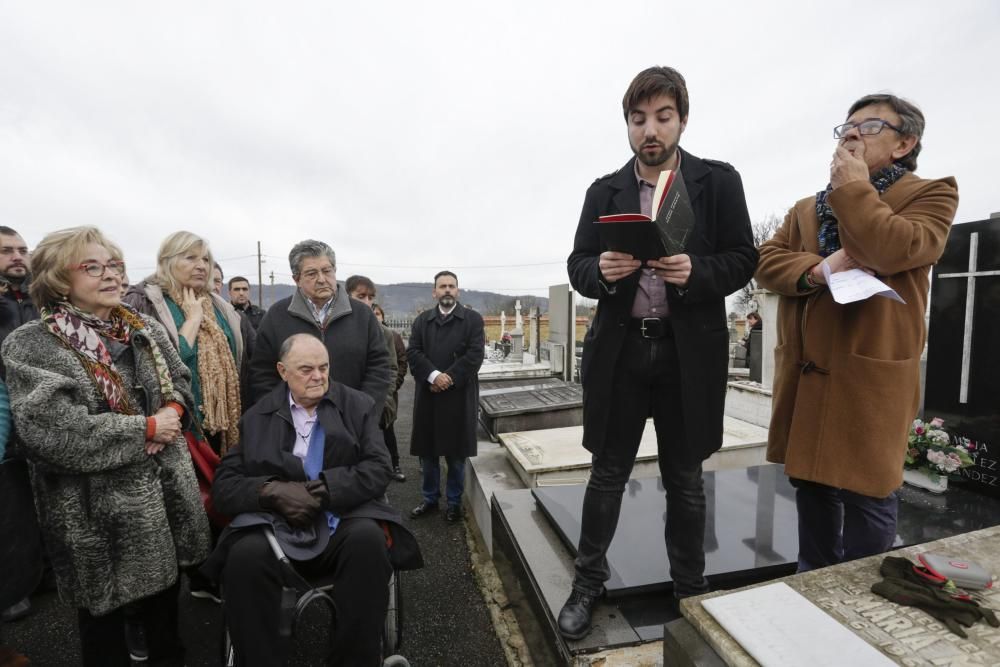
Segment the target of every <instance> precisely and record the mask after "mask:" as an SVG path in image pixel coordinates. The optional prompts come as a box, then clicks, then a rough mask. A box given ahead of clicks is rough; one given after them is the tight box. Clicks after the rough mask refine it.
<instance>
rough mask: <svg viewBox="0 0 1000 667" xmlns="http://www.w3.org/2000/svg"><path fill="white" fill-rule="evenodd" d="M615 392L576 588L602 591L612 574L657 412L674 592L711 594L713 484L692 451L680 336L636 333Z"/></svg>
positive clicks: (590, 495) (595, 471)
mask: <svg viewBox="0 0 1000 667" xmlns="http://www.w3.org/2000/svg"><path fill="white" fill-rule="evenodd" d="M611 397H612V398H611V406H610V410H611V412H610V420H609V423H608V431H607V433H608V435H607V441H606V442H605V446H604V450H603V451H602V452H601V453H600V454H595V455H594V457H593V462H592V468H591V473H590V481H589V482H588V483H587V490H586V493H585V494H584V497H583V516H582V519H581V529H580V543H579V546H578V548H577V557H576V561H575V565H576V576H575V577H574V579H573V588H575V589H577V590H580V591H583V592H585V593H589V594H591V595H599V594H600V593H601V591H602V589H603V587H604V582H605V581H607V580H608V578H609V577H610V576H611V573H610V570H609V569H608V560H607V551H608V547H609V546H610V545H611V540H612V539H613V538H614V536H615V529H616V528H617V526H618V515H619V513H620V512H621V505H622V493H623V492H624V490H625V484H626V483H627V482H628V479H629V475H630V474H631V472H632V466H633V465H634V464H635V455H636V452H638V450H639V442H640V440H641V439H642V431H643V428H644V427H645V424H646V419H647V418H648V417H649V416H650V415H652V417H653V422H654V425H655V427H656V441H657V454H658V456H659V467H660V476H661V477H662V480H663V486H664V488H665V489H666V494H667V520H666V528H665V530H664V539H665V541H666V545H667V558H668V560H669V561H670V576H671V578H672V579H673V582H674V595H676V596H678V597H686V596H689V595H696V594H699V593H703V592H706V591H707V590H708V582H707V581H705V577H704V572H705V551H704V541H705V489H704V485H703V482H702V477H701V461H700V460H692V457H691V456H690V455H689V454H688V453H687V439H686V433H685V429H684V416H683V412H682V410H681V386H680V370H679V367H678V363H677V349H676V347H675V345H674V340H673V339H672V338H660V339H655V340H650V339H645V338H642V337H641V336H640V335H639V333H638V332H631V331H630V332H629V333H628V334H627V336H626V339H625V344H624V345H623V347H622V351H621V354H620V356H619V358H618V367H617V369H616V371H615V378H614V382H613V387H612V391H611Z"/></svg>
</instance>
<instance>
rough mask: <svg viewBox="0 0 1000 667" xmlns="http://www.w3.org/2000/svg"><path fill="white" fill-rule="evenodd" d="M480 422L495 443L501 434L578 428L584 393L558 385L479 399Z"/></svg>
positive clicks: (484, 396) (576, 387) (566, 384)
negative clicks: (570, 427)
mask: <svg viewBox="0 0 1000 667" xmlns="http://www.w3.org/2000/svg"><path fill="white" fill-rule="evenodd" d="M479 407H480V413H479V418H480V421H481V422H482V424H483V428H485V429H486V432H487V433H489V435H490V437H491V438H492V439H493V440H496V439H497V437H498V436H499V434H501V433H510V432H513V431H535V430H538V429H547V428H558V427H561V426H577V425H579V424H582V423H583V389H582V388H581V387H580V386H579V385H575V384H568V383H566V382H562V381H560V383H559V384H555V385H548V386H544V387H530V388H523V387H513V388H512V389H511V390H510V391H493V392H490V393H488V394H486V395H484V394H483V393H480V396H479Z"/></svg>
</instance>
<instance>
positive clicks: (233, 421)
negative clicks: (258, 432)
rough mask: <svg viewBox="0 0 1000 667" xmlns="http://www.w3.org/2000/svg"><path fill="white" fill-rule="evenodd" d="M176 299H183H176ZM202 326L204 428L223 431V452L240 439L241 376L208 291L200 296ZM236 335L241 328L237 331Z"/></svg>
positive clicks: (199, 341)
mask: <svg viewBox="0 0 1000 667" xmlns="http://www.w3.org/2000/svg"><path fill="white" fill-rule="evenodd" d="M174 301H175V302H176V303H183V301H178V300H177V299H174ZM200 303H201V310H202V316H201V326H200V327H199V328H198V337H197V345H198V379H199V381H200V382H201V401H202V406H201V414H202V415H203V417H202V423H201V426H202V428H203V429H204V430H205V431H206V432H208V433H211V434H213V435H214V434H216V433H221V434H222V444H221V446H220V450H219V454H220V455H222V454H225V453H226V450H228V449H229V448H230V447H232V446H233V445H235V444H236V443H237V442H238V441H239V439H240V431H239V422H240V414H241V406H240V378H239V372H238V371H237V370H236V361H235V360H234V359H233V353H232V350H231V349H230V348H229V339H227V338H226V334H225V332H224V331H223V330H222V327H220V326H219V322H218V321H217V320H216V319H215V305H214V304H213V303H212V298H211V297H210V296H209V295H208V294H205V295H204V296H202V297H201V299H200ZM233 335H234V336H238V335H240V332H239V331H238V330H237V331H234V332H233Z"/></svg>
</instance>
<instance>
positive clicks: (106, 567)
mask: <svg viewBox="0 0 1000 667" xmlns="http://www.w3.org/2000/svg"><path fill="white" fill-rule="evenodd" d="M32 264H33V268H34V274H33V281H32V283H31V288H30V289H31V297H32V299H33V300H34V302H35V304H37V305H38V306H39V307H40V311H41V319H39V320H35V321H33V322H30V323H28V324H25V325H24V326H22V327H20V328H19V329H17V330H16V331H14V332H13V333H11V334H10V335H9V336H8V337H7V339H6V340H5V341H4V344H3V356H4V358H5V359H6V361H7V383H8V386H9V389H10V399H11V411H12V413H13V416H14V422H15V424H16V426H17V431H18V436H19V442H20V448H21V451H23V453H24V455H25V457H26V458H27V460H28V464H29V465H30V467H31V469H32V475H31V484H32V487H33V491H34V497H35V505H36V507H37V509H38V515H39V524H40V525H41V528H42V531H43V537H44V541H45V545H46V549H47V551H48V553H49V556H50V558H51V560H52V569H53V571H54V573H55V576H56V581H57V583H58V586H59V595H60V597H61V598H62V600H63V601H65V602H67V603H68V604H70V605H72V606H73V607H76V608H77V610H78V622H79V628H80V641H81V644H82V656H83V664H84V665H101V666H102V667H103V666H106V665H128V664H130V663H129V651H128V648H127V646H126V643H125V633H124V632H123V628H124V627H125V618H126V609H125V608H126V607H129V608H131V610H132V611H131V615H132V618H133V619H134V620H135V621H136V622H138V623H141V624H142V625H143V627H144V630H145V633H146V638H147V640H148V647H149V657H150V659H151V660H154V661H163V662H165V663H167V664H181V663H182V662H183V656H184V650H183V647H182V646H181V644H180V639H179V635H178V632H177V592H178V568H179V567H183V566H188V565H194V564H196V563H198V562H200V561H202V560H203V559H204V558H205V556H206V555H207V554H208V549H209V531H208V525H207V522H206V520H205V513H204V511H203V509H202V506H201V502H200V498H199V495H198V484H197V481H196V479H195V474H194V470H193V468H192V465H191V459H190V457H189V456H188V452H187V448H186V446H185V443H184V438H183V436H182V423H183V420H185V419H187V417H188V410H187V409H186V407H185V406H187V405H190V404H191V393H190V373H189V371H188V369H187V368H186V367H185V365H184V364H183V363H182V362H181V360H180V357H179V356H178V354H177V352H176V351H175V350H174V347H173V346H172V345H171V344H170V340H169V338H168V337H167V333H166V332H165V331H164V329H163V327H161V326H160V325H159V323H157V322H156V321H155V320H153V319H152V318H149V317H144V316H141V315H138V314H137V313H136V312H135V311H133V310H131V309H129V308H124V307H122V305H121V302H120V299H121V277H122V275H123V274H124V272H125V264H124V262H123V261H122V254H121V250H119V248H118V247H117V246H116V245H115V244H113V243H111V242H110V241H109V240H108V239H107V238H105V237H104V235H103V234H101V232H100V231H99V230H98V229H96V228H95V227H76V228H73V229H66V230H62V231H58V232H53V233H51V234H49V235H48V236H46V237H45V238H44V239H42V242H41V243H40V244H39V245H38V248H37V249H36V250H35V253H34V256H33V258H32Z"/></svg>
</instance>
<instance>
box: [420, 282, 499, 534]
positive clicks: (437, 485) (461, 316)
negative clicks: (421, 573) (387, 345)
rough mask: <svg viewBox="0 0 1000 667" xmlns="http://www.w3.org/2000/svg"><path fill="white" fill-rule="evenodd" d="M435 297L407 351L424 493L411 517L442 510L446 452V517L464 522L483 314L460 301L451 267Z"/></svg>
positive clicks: (437, 286)
mask: <svg viewBox="0 0 1000 667" xmlns="http://www.w3.org/2000/svg"><path fill="white" fill-rule="evenodd" d="M433 295H434V300H435V301H437V307H436V308H432V309H430V310H425V311H424V312H422V313H420V315H418V316H417V319H415V320H414V321H413V328H412V331H411V334H410V346H409V349H408V350H407V359H408V360H409V362H410V370H411V371H412V373H413V377H414V380H415V384H416V390H415V394H414V398H413V433H412V435H411V438H410V454H412V455H414V456H419V457H420V467H421V471H422V472H423V486H422V488H421V492H422V494H423V497H424V499H423V502H421V503H420V504H419V505H417V506H416V507H415V508H413V511H411V512H410V516H411V517H413V518H414V519H416V518H419V517H422V516H426V515H427V514H430V513H432V512H436V511H437V510H438V500H439V499H440V498H441V461H440V458H439V457H441V456H443V457H444V459H445V462H446V463H447V464H448V478H447V482H446V484H445V496H446V499H447V501H448V510H447V512H446V513H445V519H447V520H448V521H458V519H460V518H461V517H462V492H463V491H464V489H465V459H466V458H467V457H469V456H475V455H476V416H477V412H478V409H479V367H480V366H482V365H483V356H484V345H485V337H484V334H483V318H482V316H481V315H480V314H479V313H477V312H475V311H474V310H470V309H468V308H466V307H465V306H463V305H462V304H460V303H459V302H458V277H457V276H455V274H454V273H452V272H451V271H441V272H440V273H438V274H437V275H436V276H434V292H433Z"/></svg>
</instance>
